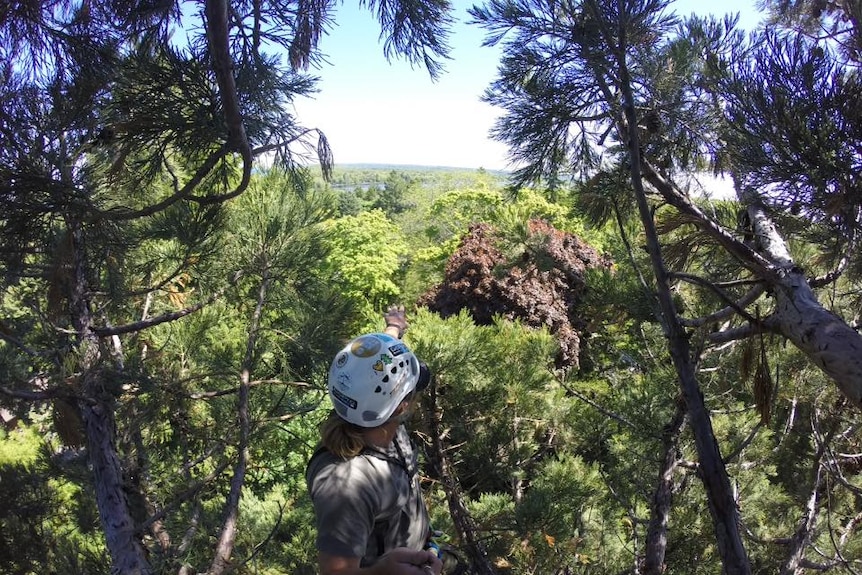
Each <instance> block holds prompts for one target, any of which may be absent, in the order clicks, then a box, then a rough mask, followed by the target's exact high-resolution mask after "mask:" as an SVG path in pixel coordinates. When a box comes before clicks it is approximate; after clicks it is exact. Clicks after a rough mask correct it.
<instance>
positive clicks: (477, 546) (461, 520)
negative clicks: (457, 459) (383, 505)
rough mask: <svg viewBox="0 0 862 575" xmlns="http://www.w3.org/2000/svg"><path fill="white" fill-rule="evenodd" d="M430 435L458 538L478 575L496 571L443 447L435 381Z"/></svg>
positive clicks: (431, 406) (430, 409)
mask: <svg viewBox="0 0 862 575" xmlns="http://www.w3.org/2000/svg"><path fill="white" fill-rule="evenodd" d="M428 396H429V401H428V403H429V409H428V410H427V411H428V413H429V418H428V419H429V425H428V427H429V432H430V433H429V435H430V436H431V442H432V450H433V457H434V459H436V460H437V465H438V468H439V473H440V483H441V484H442V485H443V490H444V491H445V492H446V500H447V501H448V503H449V513H450V515H451V516H452V523H453V524H454V525H455V529H456V530H457V531H458V538H459V539H460V540H461V541H462V543H463V545H462V548H463V550H464V552H465V553H466V554H467V557H468V559H469V561H470V566H471V567H472V571H470V572H471V573H475V574H476V575H496V571H494V568H493V566H492V565H491V562H490V561H489V560H488V553H487V552H486V551H485V546H484V544H483V543H482V541H481V539H479V537H478V535H477V534H476V526H475V524H474V522H473V518H472V516H471V515H470V512H469V511H468V510H467V506H466V505H465V504H464V500H463V497H462V496H461V488H460V486H459V484H458V478H457V477H456V476H455V474H454V473H452V469H451V467H450V465H449V457H448V456H447V455H446V450H445V449H444V447H443V441H442V440H441V439H440V438H441V437H442V435H441V430H440V418H439V417H438V415H437V411H436V406H437V392H436V389H435V387H434V386H433V385H432V386H431V388H430V389H429V393H428Z"/></svg>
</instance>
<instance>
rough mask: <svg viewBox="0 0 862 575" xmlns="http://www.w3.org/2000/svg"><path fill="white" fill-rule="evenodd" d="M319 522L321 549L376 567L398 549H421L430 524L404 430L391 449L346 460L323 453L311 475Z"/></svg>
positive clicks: (315, 459) (312, 463)
mask: <svg viewBox="0 0 862 575" xmlns="http://www.w3.org/2000/svg"><path fill="white" fill-rule="evenodd" d="M306 481H307V485H308V492H309V494H311V500H312V503H313V504H314V513H315V516H316V520H317V521H316V522H317V549H318V551H321V552H323V553H327V554H329V555H335V556H339V557H361V558H362V559H361V562H360V564H361V565H362V566H368V565H371V564H373V563H374V562H375V561H376V560H377V558H378V557H380V556H381V555H383V553H385V552H387V551H390V550H392V549H394V548H396V547H410V548H412V549H422V547H423V546H424V545H425V542H426V540H427V538H428V535H429V530H430V521H429V519H428V510H427V509H426V508H425V501H424V500H423V499H422V492H421V490H420V488H419V475H418V460H417V454H416V451H415V450H414V448H413V445H412V443H411V441H410V437H409V436H408V435H407V430H406V429H404V426H403V425H402V426H399V427H398V431H397V433H396V435H395V439H394V440H393V442H392V443H391V444H390V445H389V446H388V447H387V448H386V449H378V448H366V450H365V451H363V452H362V453H361V454H360V455H357V456H356V457H352V458H350V459H342V458H340V457H338V456H336V455H333V454H332V453H330V452H329V451H326V450H323V451H322V452H319V453H317V454H316V455H315V456H314V457H312V459H311V461H310V462H309V465H308V470H307V474H306Z"/></svg>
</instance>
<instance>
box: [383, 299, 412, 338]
mask: <svg viewBox="0 0 862 575" xmlns="http://www.w3.org/2000/svg"><path fill="white" fill-rule="evenodd" d="M383 319H384V320H385V321H386V327H387V328H390V327H391V328H395V329H397V330H398V339H401V338H402V337H404V332H405V331H407V327H408V325H409V324H408V323H407V315H406V314H405V313H404V306H403V305H392V306H389V309H388V310H386V313H384V314H383Z"/></svg>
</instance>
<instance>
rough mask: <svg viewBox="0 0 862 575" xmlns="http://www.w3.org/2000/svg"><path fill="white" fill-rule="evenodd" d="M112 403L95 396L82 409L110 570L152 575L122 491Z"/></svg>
mask: <svg viewBox="0 0 862 575" xmlns="http://www.w3.org/2000/svg"><path fill="white" fill-rule="evenodd" d="M95 379H97V378H95V377H94V380H95ZM92 384H95V385H98V384H99V382H98V381H93V382H92ZM91 387H92V386H91ZM112 404H113V400H112V399H96V400H91V401H87V402H86V403H85V404H84V406H83V407H82V409H81V415H82V417H83V420H84V429H85V431H86V435H87V450H88V452H89V455H90V465H91V466H92V469H93V486H94V488H95V491H96V502H97V504H98V508H99V517H100V518H101V520H102V528H103V529H104V531H105V544H106V545H107V547H108V551H109V553H110V555H111V573H112V575H114V574H115V575H151V574H152V573H153V571H152V569H151V567H150V564H149V561H148V560H147V551H146V549H145V548H144V545H143V543H141V540H140V538H139V537H138V535H137V529H136V528H135V523H134V521H133V519H132V516H131V513H130V512H129V506H128V503H127V500H126V494H125V491H124V490H123V470H122V466H121V464H120V458H119V456H118V454H117V451H116V449H115V446H114V438H115V435H116V427H115V422H114V411H113V405H112Z"/></svg>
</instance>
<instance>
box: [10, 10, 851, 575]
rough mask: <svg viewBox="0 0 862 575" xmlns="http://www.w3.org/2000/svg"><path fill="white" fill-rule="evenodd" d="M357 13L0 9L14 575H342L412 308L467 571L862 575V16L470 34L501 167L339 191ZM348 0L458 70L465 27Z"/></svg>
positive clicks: (375, 173)
mask: <svg viewBox="0 0 862 575" xmlns="http://www.w3.org/2000/svg"><path fill="white" fill-rule="evenodd" d="M336 4H337V3H336V2H334V0H316V1H311V0H255V1H252V2H249V1H243V0H235V1H232V2H229V1H228V0H195V1H187V2H179V1H176V0H128V1H123V0H52V1H50V2H32V1H25V2H13V3H5V4H4V5H3V7H2V9H0V54H2V58H0V61H2V67H0V74H1V75H2V80H3V81H2V82H0V98H2V107H0V135H2V139H0V270H2V280H0V281H2V284H0V415H2V426H0V573H3V574H10V575H28V574H36V573H38V574H63V575H92V574H104V573H111V574H117V575H156V574H168V573H171V574H177V575H191V574H207V575H222V574H227V573H235V574H249V575H251V574H255V575H286V574H291V575H312V574H315V573H317V569H318V565H317V551H316V549H315V527H314V525H315V523H314V512H313V509H312V506H311V502H310V500H309V497H308V494H307V491H306V484H305V466H306V462H307V461H308V458H309V457H310V455H311V454H312V453H313V451H314V449H315V446H316V444H317V442H318V439H319V431H318V427H319V425H320V424H321V422H323V421H324V420H325V419H326V417H327V416H328V414H329V412H330V404H329V403H328V398H327V391H326V378H327V372H328V369H329V364H330V362H331V360H332V357H333V355H334V354H335V352H336V351H337V350H338V349H340V348H341V346H343V344H344V342H346V341H348V340H349V339H350V338H352V337H354V336H356V335H358V334H360V333H363V332H368V331H380V330H382V329H383V328H384V327H385V325H384V323H383V317H382V313H383V312H384V311H385V310H386V309H387V308H388V306H390V305H392V304H401V305H404V306H405V308H406V310H407V317H408V319H409V329H408V330H407V331H406V333H405V335H404V340H405V342H406V343H407V345H409V346H410V349H412V350H413V351H414V352H415V353H416V355H417V356H418V357H420V358H421V359H422V360H423V361H424V362H426V363H427V364H428V367H429V368H430V370H431V372H432V374H433V381H432V385H431V386H430V387H429V389H428V390H427V391H426V392H425V393H424V394H423V395H422V396H421V401H420V405H419V407H418V409H417V410H416V411H415V413H414V414H413V418H412V421H411V422H410V429H411V430H412V432H413V434H414V441H416V443H417V445H419V446H420V451H421V456H422V457H421V459H422V469H421V480H422V486H423V491H424V495H425V498H426V501H427V506H428V508H429V511H430V513H431V516H432V521H433V525H434V527H435V529H437V530H439V531H440V532H441V533H442V535H441V536H440V538H441V539H440V540H441V541H442V542H443V543H444V545H445V546H447V548H449V549H451V550H452V551H453V552H454V553H456V554H457V555H458V557H459V558H460V559H461V562H462V564H463V567H464V570H462V571H461V573H469V574H476V575H495V574H499V575H569V574H575V573H578V574H620V575H622V574H631V575H658V574H662V573H665V574H686V575H689V574H692V575H694V574H704V575H706V574H729V575H736V574H752V573H757V574H781V575H801V574H805V573H835V574H840V575H854V574H858V573H860V572H862V474H860V471H862V434H860V424H862V417H860V409H862V334H860V304H862V251H860V249H859V242H860V238H862V235H860V232H862V182H860V173H862V78H860V72H859V70H860V62H862V28H860V19H862V10H860V6H859V3H858V2H851V1H849V0H838V1H835V2H826V1H823V0H763V2H761V3H760V8H761V9H762V11H763V17H764V20H763V24H762V25H761V26H760V27H759V28H758V29H756V30H752V31H744V30H741V29H739V28H738V27H737V22H736V19H735V18H734V17H733V16H728V17H726V18H722V19H716V18H701V17H697V16H694V15H691V16H680V15H677V14H676V13H675V12H674V10H673V3H672V2H670V1H669V0H485V2H483V3H479V2H477V3H476V4H475V5H474V6H472V8H470V9H469V14H470V17H471V24H472V25H475V26H479V27H481V28H482V29H483V30H484V32H485V34H486V42H487V43H488V44H489V45H495V46H499V47H500V48H501V50H502V58H501V61H500V63H499V68H498V72H497V77H496V79H495V80H494V82H493V83H492V84H491V85H489V86H488V88H487V90H486V91H485V93H484V94H483V95H482V98H483V99H484V100H485V101H487V102H489V103H491V104H493V105H495V106H498V107H499V108H500V109H501V110H502V111H503V113H502V115H501V116H500V118H499V119H498V121H497V123H496V124H495V126H494V128H493V130H492V135H493V137H494V138H495V139H497V140H499V141H500V142H503V143H505V144H506V145H507V148H508V150H509V154H510V158H511V160H512V166H513V168H512V170H511V171H508V172H492V171H488V170H485V169H483V168H481V167H478V166H477V167H476V168H475V169H455V168H452V169H430V168H429V169H423V168H421V167H413V166H411V167H399V166H377V167H375V166H350V165H340V164H337V163H335V162H334V160H333V159H334V158H337V156H338V150H337V146H335V145H334V144H333V145H332V146H331V145H330V142H329V141H328V140H327V138H326V134H325V133H323V132H322V131H321V130H320V129H318V128H316V127H313V126H305V125H304V124H303V119H302V118H301V117H296V116H295V115H294V111H293V110H294V109H293V107H292V105H291V103H292V102H293V101H294V100H295V99H296V98H299V97H303V96H307V95H310V94H312V93H314V91H315V90H316V83H317V78H316V77H315V75H314V70H315V66H316V65H317V64H319V63H320V61H321V58H322V52H321V43H322V42H323V41H324V37H325V32H326V30H327V27H328V26H331V25H332V22H333V18H337V15H334V14H335V6H336ZM360 4H361V5H362V6H363V7H364V8H366V9H368V10H369V11H370V12H371V13H372V14H373V16H374V18H375V19H376V20H377V21H379V23H380V29H381V39H382V44H383V50H382V51H383V54H382V55H381V57H382V58H388V59H404V60H406V61H408V62H409V63H411V65H413V66H415V67H416V68H417V69H416V73H426V74H430V75H431V77H432V78H434V77H438V76H440V75H441V74H445V61H446V59H447V58H448V57H449V44H448V38H449V34H450V27H451V24H452V21H453V20H452V10H453V8H452V5H451V4H450V2H448V1H447V0H393V1H391V2H385V1H382V0H381V1H379V2H377V1H374V0H370V1H369V2H361V3H360ZM181 22H182V24H183V29H184V30H185V33H184V34H183V35H182V38H181V39H178V37H177V36H175V35H174V32H175V31H176V30H177V27H178V26H179V24H180V23H181ZM719 180H720V181H722V182H724V184H723V185H722V190H725V189H731V190H732V193H731V194H726V193H719V187H718V186H717V184H716V182H717V181H719Z"/></svg>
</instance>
